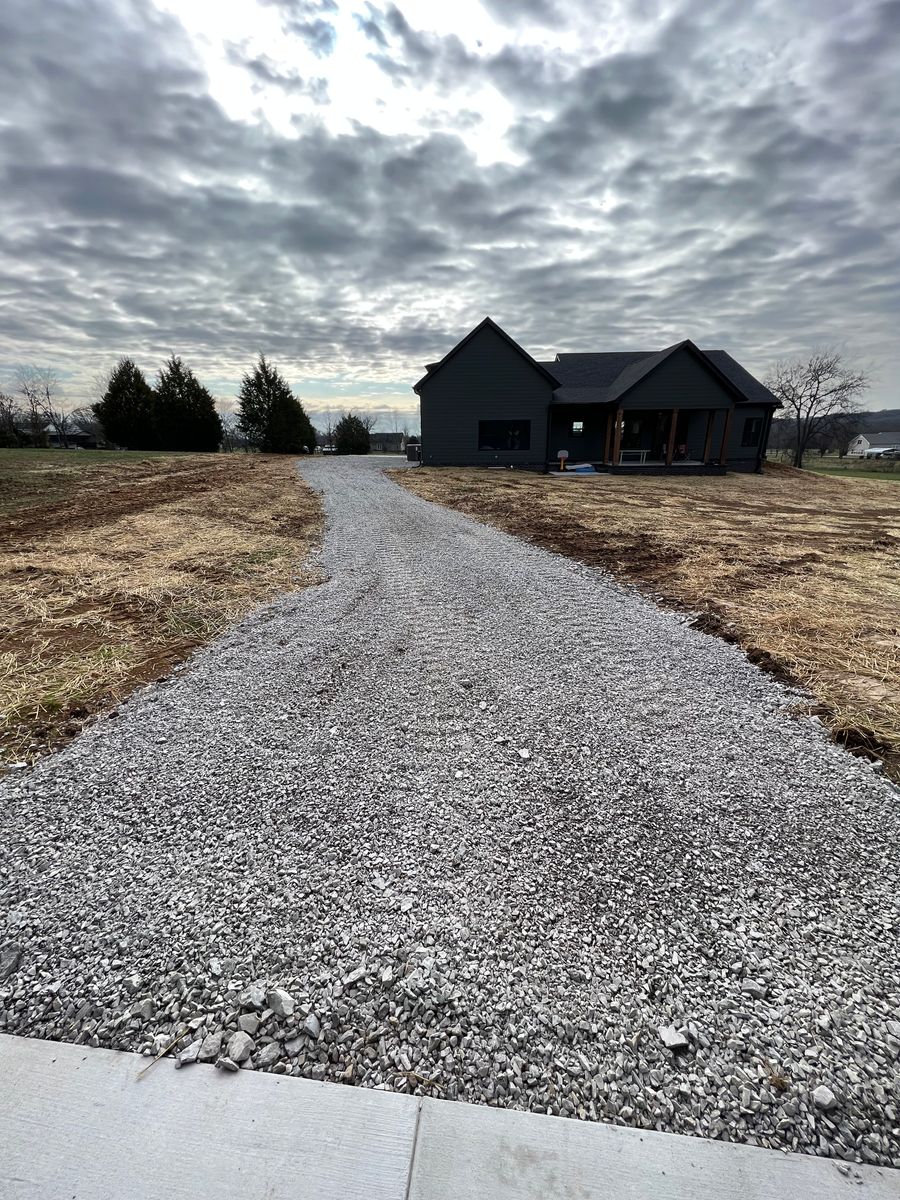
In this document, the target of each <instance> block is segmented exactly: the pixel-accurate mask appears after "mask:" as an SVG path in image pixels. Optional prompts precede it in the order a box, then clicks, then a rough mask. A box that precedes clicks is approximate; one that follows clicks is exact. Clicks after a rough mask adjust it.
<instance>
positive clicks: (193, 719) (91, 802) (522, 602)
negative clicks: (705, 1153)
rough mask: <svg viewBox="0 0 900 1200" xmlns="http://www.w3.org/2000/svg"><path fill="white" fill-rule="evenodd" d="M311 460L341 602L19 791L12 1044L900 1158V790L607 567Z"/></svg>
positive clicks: (91, 736) (3, 921)
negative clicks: (174, 1055)
mask: <svg viewBox="0 0 900 1200" xmlns="http://www.w3.org/2000/svg"><path fill="white" fill-rule="evenodd" d="M301 469H302V473H303V475H304V477H305V478H306V479H307V480H308V481H309V482H310V483H311V484H312V485H313V486H314V487H316V488H320V489H321V490H322V492H323V494H324V503H325V507H326V511H327V516H328V528H327V535H326V540H325V546H324V549H323V553H322V565H323V567H324V569H325V570H326V572H327V573H328V575H329V576H330V579H329V582H327V583H325V584H324V585H322V586H321V587H318V588H312V589H309V590H307V591H305V592H302V593H298V594H296V595H289V596H286V597H284V598H283V599H282V600H280V601H278V602H277V603H275V604H272V605H270V606H268V607H267V608H265V609H264V610H261V611H260V612H259V613H258V614H256V615H255V616H253V617H252V618H251V619H249V620H247V621H245V622H244V623H243V624H242V625H240V626H239V627H238V628H236V629H235V630H234V631H233V632H232V633H231V634H230V635H228V636H227V637H226V638H224V639H222V640H220V641H219V642H217V643H216V644H215V645H213V646H211V647H209V648H208V649H207V650H205V651H203V652H201V653H200V654H198V655H196V656H195V657H194V658H193V659H192V660H191V662H190V663H189V664H188V665H187V666H186V667H185V668H184V669H183V670H182V671H181V672H179V673H178V675H176V677H175V678H173V679H172V680H170V681H168V682H167V683H164V684H161V685H158V686H156V687H153V688H150V689H147V690H145V691H143V692H141V693H140V694H138V695H137V696H135V697H134V698H133V699H132V700H131V701H129V702H128V703H127V704H125V705H124V706H123V707H122V708H121V710H120V711H119V714H118V716H117V717H116V718H115V719H109V720H104V721H102V722H100V723H98V724H97V725H95V726H94V727H93V728H91V729H89V730H87V731H86V732H85V733H84V734H83V735H82V736H81V737H80V738H79V739H78V740H77V741H76V742H74V743H73V744H72V745H71V746H70V747H69V748H68V749H66V750H65V751H63V752H62V753H60V754H58V755H56V756H54V757H52V758H49V759H46V760H44V761H43V762H41V763H40V764H39V765H38V766H37V767H36V768H34V769H33V770H31V771H30V772H28V773H25V772H21V773H18V774H16V775H11V776H8V777H7V778H6V779H5V780H4V781H3V782H2V783H0V944H3V943H7V948H6V949H5V950H4V951H3V952H2V954H0V1029H6V1030H7V1031H8V1032H11V1033H22V1034H28V1035H32V1036H38V1037H49V1038H61V1039H65V1040H71V1041H83V1042H86V1043H88V1044H91V1045H104V1046H112V1047H123V1048H129V1049H139V1048H140V1049H144V1050H146V1051H148V1052H149V1051H150V1050H151V1049H152V1048H156V1049H160V1048H162V1047H163V1046H164V1045H166V1044H167V1043H168V1042H170V1041H171V1040H172V1038H173V1036H174V1035H175V1034H177V1033H178V1032H179V1031H182V1030H186V1031H188V1032H187V1036H186V1037H185V1039H184V1040H183V1041H182V1043H181V1048H184V1047H187V1050H186V1053H185V1054H184V1058H185V1061H186V1062H189V1061H191V1059H192V1058H194V1057H195V1056H197V1054H198V1051H199V1052H200V1055H199V1056H200V1057H201V1059H210V1060H213V1059H216V1058H217V1057H220V1056H221V1057H224V1058H227V1059H228V1061H227V1062H223V1063H222V1065H223V1067H225V1068H226V1069H230V1067H231V1066H232V1065H233V1063H234V1062H236V1061H239V1060H241V1059H243V1063H242V1065H243V1066H244V1067H256V1068H257V1069H260V1068H267V1069H272V1070H275V1071H279V1072H293V1073H295V1074H299V1075H307V1076H312V1077H314V1078H329V1079H341V1080H344V1081H350V1082H355V1083H359V1084H362V1085H363V1086H370V1087H371V1086H386V1087H391V1088H395V1089H408V1090H419V1091H422V1092H427V1093H429V1094H433V1095H436V1096H446V1097H450V1098H454V1097H459V1098H461V1099H466V1100H473V1101H482V1102H488V1103H493V1104H500V1105H511V1106H515V1107H520V1108H530V1109H535V1110H538V1111H547V1112H551V1113H561V1114H564V1115H570V1116H578V1117H582V1118H587V1119H591V1120H597V1119H600V1120H618V1121H621V1122H624V1123H627V1124H631V1125H638V1126H643V1127H645V1128H656V1129H663V1130H670V1131H680V1132H683V1133H691V1134H699V1135H702V1136H708V1137H721V1138H727V1139H732V1140H739V1141H743V1142H751V1143H759V1144H763V1145H769V1146H779V1147H785V1148H794V1149H800V1150H804V1151H808V1152H811V1153H814V1154H823V1155H832V1156H838V1157H840V1158H843V1159H845V1160H847V1161H848V1162H852V1161H856V1160H862V1161H865V1162H869V1163H880V1164H888V1163H893V1164H894V1165H900V1114H898V1105H900V1101H898V1091H900V1088H898V1076H900V1064H898V1054H900V984H898V974H900V969H898V968H900V955H898V929H900V911H898V909H900V904H898V882H897V881H898V878H900V796H898V792H897V790H896V789H894V788H893V787H892V786H891V785H889V784H887V783H885V782H884V781H882V780H881V779H880V778H879V777H878V776H877V775H876V774H875V773H874V772H873V770H872V769H871V768H870V767H869V766H868V765H867V764H865V763H863V762H861V761H858V760H856V759H853V758H851V757H850V756H849V755H847V754H845V753H844V752H843V751H841V750H839V749H838V748H836V747H835V746H833V745H831V744H830V743H829V742H828V741H827V740H826V738H825V736H824V734H823V732H822V731H821V729H820V728H819V727H818V726H817V725H816V724H815V723H814V722H810V721H808V720H795V719H792V718H791V717H790V716H788V715H787V713H786V710H787V708H788V707H789V706H790V705H791V703H792V702H793V701H794V700H795V699H796V697H795V696H794V695H792V694H791V693H790V692H789V691H787V690H786V689H784V688H782V687H780V686H779V685H777V684H775V683H773V682H772V681H771V680H770V679H769V678H768V677H767V676H765V675H763V674H761V673H760V672H759V671H757V670H756V669H755V668H754V667H752V666H750V665H749V664H748V663H747V662H746V661H745V659H744V658H743V657H742V655H741V653H740V652H739V651H738V650H736V649H735V648H734V647H732V646H729V645H726V644H725V643H724V642H721V641H718V640H716V639H714V638H711V637H708V636H706V635H704V634H701V633H699V632H698V631H696V630H694V629H692V628H691V627H690V626H689V625H688V624H686V623H685V622H684V621H683V620H682V619H681V618H679V617H678V616H676V615H673V614H671V613H667V612H663V611H661V610H658V609H657V608H656V607H654V605H653V604H652V603H650V602H649V601H647V600H645V599H643V598H641V597H640V596H638V595H636V594H635V593H633V592H631V591H629V590H627V589H626V588H624V587H621V586H618V585H617V584H615V583H613V582H611V581H610V580H609V579H608V578H607V577H605V576H603V575H601V574H599V573H597V572H595V571H592V570H590V569H588V568H586V567H583V566H580V565H578V564H576V563H573V562H570V561H568V560H565V559H562V558H557V557H554V556H551V555H549V554H547V553H545V552H543V551H541V550H538V549H536V548H534V547H532V546H529V545H527V544H526V543H523V542H519V541H517V540H515V539H514V538H512V537H509V536H507V535H505V534H503V533H500V532H499V531H497V530H494V529H489V528H485V527H483V526H481V525H478V524H475V523H474V522H472V521H470V520H468V519H467V518H465V517H462V516H460V515H458V514H456V513H453V512H450V511H446V510H442V509H440V508H438V507H436V506H433V505H429V504H427V503H426V502H424V501H422V500H419V499H417V498H416V497H414V496H412V495H410V494H408V493H407V492H406V491H405V490H403V489H402V488H400V487H398V486H397V485H395V484H394V483H392V482H390V481H389V480H388V479H387V478H386V477H385V476H384V475H383V474H381V472H380V470H379V464H378V462H377V460H358V459H349V460H347V459H344V460H341V459H336V460H315V461H311V462H308V463H304V464H303V465H302V468H301ZM635 486H636V487H639V486H640V484H639V483H636V484H635ZM4 976H5V977H6V978H5V982H4ZM255 981H258V982H259V986H256V987H254V986H250V985H252V984H254V982H255ZM278 989H282V990H280V991H279V990H278ZM661 1030H662V1032H661ZM220 1035H221V1036H220ZM192 1039H193V1041H192ZM189 1043H191V1044H189ZM220 1043H221V1046H220ZM201 1046H202V1050H201ZM156 1069H157V1070H163V1069H168V1068H167V1067H166V1066H165V1065H160V1066H159V1067H157V1068H156ZM191 1069H194V1070H196V1069H199V1068H191ZM841 1169H842V1170H845V1169H847V1168H844V1167H842V1168H841ZM851 1170H852V1168H851Z"/></svg>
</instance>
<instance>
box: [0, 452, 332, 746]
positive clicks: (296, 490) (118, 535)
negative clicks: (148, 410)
mask: <svg viewBox="0 0 900 1200" xmlns="http://www.w3.org/2000/svg"><path fill="white" fill-rule="evenodd" d="M320 529H321V519H320V510H319V505H318V502H317V500H316V499H315V496H314V494H313V492H312V491H311V490H310V489H309V488H308V487H306V485H305V484H303V483H302V482H301V481H300V480H299V479H298V476H297V471H296V466H295V464H294V461H293V460H292V459H288V460H285V459H280V458H276V457H264V456H260V455H199V454H198V455H193V454H141V453H132V454H128V453H121V454H119V453H112V452H107V451H101V452H90V451H78V452H70V453H65V452H61V451H40V450H6V451H0V764H2V762H4V761H6V762H10V761H22V760H25V761H28V760H31V759H33V758H35V757H37V756H38V755H39V754H40V753H42V752H43V751H45V750H47V749H49V748H51V747H52V746H54V745H58V744H59V743H61V742H62V741H65V740H66V739H67V738H69V737H71V736H72V735H73V734H75V733H76V732H77V731H78V729H79V728H80V727H81V726H82V724H83V723H84V722H85V721H86V720H88V719H89V718H90V717H91V716H92V715H93V714H95V713H97V712H98V711H102V710H104V709H107V708H110V707H111V706H113V705H114V704H116V703H117V702H118V701H119V700H121V699H122V697H123V696H125V695H126V694H127V693H128V692H129V691H131V690H132V689H133V688H134V687H135V686H137V685H138V684H141V683H146V682H149V681H150V680H152V679H156V678H159V677H160V676H162V675H165V674H166V673H168V671H170V670H171V668H172V667H173V665H174V664H175V663H177V662H179V661H180V660H181V659H184V658H185V657H187V655H189V654H190V653H191V651H192V650H194V649H195V648H196V647H197V646H199V645H201V644H202V643H203V642H206V641H208V640H209V639H210V638H212V637H213V636H215V635H216V634H217V633H219V632H220V631H221V630H222V629H224V628H225V627H226V626H227V625H229V624H230V623H231V622H233V621H235V620H237V619H238V618H240V617H242V616H243V615H244V614H245V613H247V612H248V611H249V610H250V609H251V608H253V607H254V606H255V605H256V604H258V603H259V602H261V601H263V600H265V599H266V598H268V597H270V596H273V595H275V594H277V593H279V592H283V591H285V590H288V589H292V588H298V587H303V586H305V585H306V584H309V583H312V582H315V581H316V576H315V575H314V574H313V573H312V572H311V571H310V570H309V569H308V568H304V567H303V562H304V558H305V556H306V552H307V550H308V549H309V547H310V544H311V543H312V542H313V541H314V540H315V539H316V538H317V537H318V535H319V532H320Z"/></svg>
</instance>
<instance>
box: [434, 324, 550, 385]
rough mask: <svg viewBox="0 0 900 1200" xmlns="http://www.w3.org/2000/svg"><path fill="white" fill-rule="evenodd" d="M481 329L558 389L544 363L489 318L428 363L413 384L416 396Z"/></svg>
mask: <svg viewBox="0 0 900 1200" xmlns="http://www.w3.org/2000/svg"><path fill="white" fill-rule="evenodd" d="M482 329H492V330H493V331H494V333H496V334H498V335H499V336H500V337H502V338H503V340H504V341H505V342H508V343H509V345H510V346H512V348H513V349H514V350H515V351H516V352H517V353H518V354H520V355H521V356H522V358H524V359H525V361H526V362H527V363H528V364H529V366H532V367H534V369H535V370H536V371H537V372H539V374H541V375H543V376H544V378H545V379H546V380H547V382H548V383H549V384H551V385H552V386H553V387H555V388H556V387H559V383H560V381H559V380H558V379H557V378H556V375H555V374H553V373H552V372H551V371H550V370H549V369H548V366H547V364H546V363H539V362H536V361H535V359H533V358H532V357H531V355H530V354H529V353H528V351H527V350H523V349H522V347H521V346H520V345H519V343H518V342H517V341H516V340H515V338H511V337H510V336H509V334H508V333H507V332H506V330H505V329H501V328H500V326H499V325H498V324H497V322H496V321H492V320H491V318H490V317H485V318H484V320H483V321H480V322H479V323H478V324H477V325H476V326H475V328H474V329H471V330H469V332H468V333H467V334H466V336H465V337H464V338H463V339H462V341H460V342H457V343H456V345H455V346H454V347H453V349H452V350H449V351H448V352H447V353H446V354H445V355H444V357H443V358H442V359H441V361H440V362H437V363H429V364H428V366H426V368H425V374H424V375H423V376H422V378H421V379H420V380H419V382H418V383H414V384H413V391H414V392H415V393H416V394H418V391H419V388H420V387H421V386H422V384H423V383H425V382H426V381H427V380H429V379H431V378H432V376H434V375H436V374H437V372H438V371H439V370H440V369H441V367H443V366H446V364H447V363H448V362H449V361H450V359H451V358H453V357H454V355H456V354H458V353H459V352H460V350H462V348H463V347H464V346H465V345H467V344H468V343H469V342H470V341H471V340H472V338H473V337H475V335H476V334H478V333H481V331H482Z"/></svg>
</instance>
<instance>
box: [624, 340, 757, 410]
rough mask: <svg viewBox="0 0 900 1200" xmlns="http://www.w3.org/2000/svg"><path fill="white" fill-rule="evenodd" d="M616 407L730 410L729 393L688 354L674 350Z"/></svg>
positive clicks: (730, 399) (731, 400) (685, 351)
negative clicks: (674, 351)
mask: <svg viewBox="0 0 900 1200" xmlns="http://www.w3.org/2000/svg"><path fill="white" fill-rule="evenodd" d="M619 404H620V405H621V407H622V408H623V409H629V408H651V409H652V408H655V409H660V408H706V409H710V408H722V409H728V408H731V407H732V405H733V404H734V399H733V396H732V393H731V392H730V391H729V390H728V388H726V387H725V386H724V385H723V384H721V383H720V382H719V381H718V379H717V378H716V377H715V375H713V374H712V372H711V371H709V370H708V369H707V368H706V367H705V366H703V364H702V363H701V362H699V361H698V359H697V358H696V357H695V356H694V355H693V354H692V353H691V352H690V350H686V349H685V350H678V351H676V353H674V354H672V355H671V356H670V357H669V358H667V359H666V360H665V362H663V363H662V364H661V365H660V366H658V367H657V368H656V370H655V371H653V372H651V373H650V374H649V375H648V376H647V378H646V379H642V380H641V381H640V383H638V384H635V386H634V387H633V388H632V389H631V391H629V392H628V393H627V394H626V395H624V396H623V397H622V399H621V400H620V401H619Z"/></svg>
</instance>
